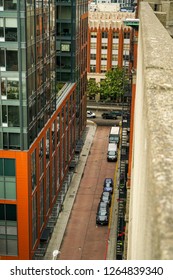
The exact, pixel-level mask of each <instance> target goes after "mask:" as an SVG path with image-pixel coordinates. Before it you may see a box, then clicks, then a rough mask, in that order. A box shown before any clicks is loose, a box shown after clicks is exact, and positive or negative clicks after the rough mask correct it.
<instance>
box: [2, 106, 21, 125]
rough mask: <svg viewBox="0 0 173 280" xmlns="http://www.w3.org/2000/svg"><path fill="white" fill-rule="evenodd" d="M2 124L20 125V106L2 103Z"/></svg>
mask: <svg viewBox="0 0 173 280" xmlns="http://www.w3.org/2000/svg"><path fill="white" fill-rule="evenodd" d="M2 126H4V127H7V126H8V127H19V126H20V124H19V107H18V106H7V105H2Z"/></svg>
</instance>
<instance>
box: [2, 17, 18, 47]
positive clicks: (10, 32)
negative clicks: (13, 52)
mask: <svg viewBox="0 0 173 280" xmlns="http://www.w3.org/2000/svg"><path fill="white" fill-rule="evenodd" d="M5 41H7V42H8V41H13V42H16V41H17V19H16V18H6V19H5Z"/></svg>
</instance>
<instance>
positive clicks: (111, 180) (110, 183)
mask: <svg viewBox="0 0 173 280" xmlns="http://www.w3.org/2000/svg"><path fill="white" fill-rule="evenodd" d="M107 184H109V185H110V186H111V187H112V188H113V186H114V181H113V179H112V178H105V179H104V187H105V186H106V185H107Z"/></svg>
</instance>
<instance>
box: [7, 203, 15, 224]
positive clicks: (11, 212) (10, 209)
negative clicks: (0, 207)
mask: <svg viewBox="0 0 173 280" xmlns="http://www.w3.org/2000/svg"><path fill="white" fill-rule="evenodd" d="M6 220H8V221H17V215H16V205H13V204H6Z"/></svg>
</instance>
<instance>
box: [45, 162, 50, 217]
mask: <svg viewBox="0 0 173 280" xmlns="http://www.w3.org/2000/svg"><path fill="white" fill-rule="evenodd" d="M49 207H50V166H48V168H47V170H46V214H47V212H48V210H49Z"/></svg>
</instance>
